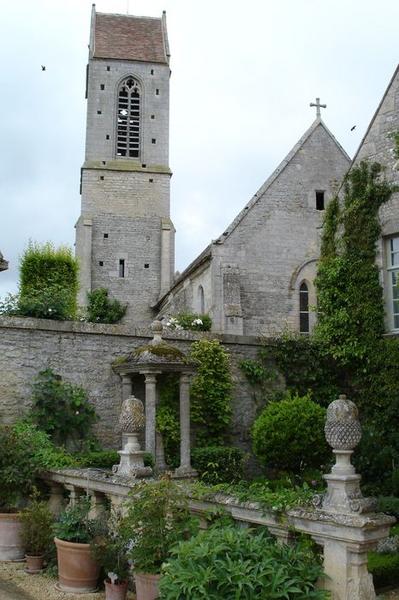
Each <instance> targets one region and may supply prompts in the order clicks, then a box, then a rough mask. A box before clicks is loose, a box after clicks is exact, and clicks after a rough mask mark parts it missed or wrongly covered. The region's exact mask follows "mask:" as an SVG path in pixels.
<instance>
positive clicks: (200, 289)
mask: <svg viewBox="0 0 399 600" xmlns="http://www.w3.org/2000/svg"><path fill="white" fill-rule="evenodd" d="M197 294H198V312H199V313H200V314H201V315H203V314H204V312H205V294H204V288H203V287H202V285H200V286H198V292H197Z"/></svg>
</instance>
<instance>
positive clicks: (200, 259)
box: [156, 118, 351, 306]
mask: <svg viewBox="0 0 399 600" xmlns="http://www.w3.org/2000/svg"><path fill="white" fill-rule="evenodd" d="M318 127H322V128H323V129H324V130H325V132H326V133H327V134H328V135H329V137H330V138H331V139H332V141H333V142H334V144H335V145H336V146H337V147H338V149H339V150H340V151H341V152H342V154H343V155H344V156H345V157H346V158H347V160H348V167H349V164H350V162H351V159H350V157H349V156H348V154H347V153H346V152H345V150H344V149H343V147H342V146H341V144H340V143H339V142H338V141H337V140H336V139H335V137H334V136H333V134H332V133H331V131H330V130H329V129H328V127H327V126H326V125H325V123H324V122H323V121H322V119H320V118H317V119H316V120H315V121H314V122H313V123H312V125H311V126H310V127H309V129H308V130H307V131H306V132H305V133H304V135H303V136H302V137H301V138H300V140H299V141H298V142H297V143H296V144H295V146H294V147H293V148H292V150H291V151H290V152H289V153H288V154H287V156H286V157H285V158H284V160H283V161H282V162H281V163H280V164H279V166H278V167H277V169H276V170H275V171H274V172H273V173H272V174H271V175H270V177H269V178H268V179H267V180H266V181H265V183H264V184H263V185H262V186H261V187H260V188H259V190H258V191H257V192H256V193H255V194H254V196H253V197H252V198H251V200H250V201H249V202H248V203H247V204H246V205H245V206H244V208H243V209H242V210H241V212H239V213H238V215H237V216H236V218H235V219H234V221H233V222H232V223H231V224H230V225H229V227H227V228H226V229H225V231H224V233H223V234H222V235H221V236H219V237H218V238H217V239H216V240H214V241H213V242H211V243H210V244H209V245H208V246H207V247H206V248H205V250H203V251H202V252H201V254H200V255H199V256H197V258H196V259H194V260H193V262H192V263H190V264H189V266H188V267H187V268H186V269H185V270H184V271H183V272H182V273H181V275H180V276H179V277H178V279H177V280H176V281H175V282H174V284H173V285H172V286H171V288H170V290H169V291H168V292H166V294H164V296H163V297H162V298H161V299H160V300H159V301H158V302H157V304H156V306H159V305H160V304H161V303H162V301H163V300H164V298H165V297H166V296H168V294H169V293H170V292H171V291H172V290H173V289H174V288H176V287H177V286H178V285H179V284H180V283H181V282H182V281H183V280H184V279H186V277H187V276H188V275H190V273H192V272H194V271H195V270H196V269H198V267H200V266H201V265H202V264H203V263H205V262H206V261H208V260H210V259H211V257H212V246H213V245H220V244H223V243H224V241H225V240H226V239H228V237H229V236H230V235H231V234H232V232H233V231H234V230H235V229H236V227H237V226H238V225H239V224H240V223H241V221H242V220H243V219H245V217H246V215H247V214H248V213H249V212H250V210H251V209H252V208H253V206H255V204H256V203H257V202H259V201H260V200H261V198H262V196H263V195H264V193H265V192H266V191H267V190H268V188H269V187H270V186H271V185H272V183H273V182H274V181H275V180H276V179H277V178H278V177H279V176H280V175H281V173H282V172H283V171H284V169H285V168H286V167H287V166H288V165H289V164H290V162H291V161H292V159H293V158H294V157H295V156H296V154H297V153H298V152H299V151H300V150H301V148H302V147H303V146H304V144H305V143H306V142H307V140H308V139H309V138H310V137H311V136H312V134H313V133H314V131H315V130H316V129H317V128H318Z"/></svg>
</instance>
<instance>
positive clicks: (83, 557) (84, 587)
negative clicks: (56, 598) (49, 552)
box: [54, 538, 100, 594]
mask: <svg viewBox="0 0 399 600" xmlns="http://www.w3.org/2000/svg"><path fill="white" fill-rule="evenodd" d="M54 542H55V545H56V547H57V559H58V584H57V587H58V589H59V590H61V591H62V592H75V593H78V594H83V593H85V592H93V591H94V590H95V589H96V588H97V579H98V576H99V573H100V566H99V564H98V563H97V562H96V561H95V560H94V559H93V558H92V556H91V552H90V544H77V543H75V542H66V541H64V540H59V539H58V538H54Z"/></svg>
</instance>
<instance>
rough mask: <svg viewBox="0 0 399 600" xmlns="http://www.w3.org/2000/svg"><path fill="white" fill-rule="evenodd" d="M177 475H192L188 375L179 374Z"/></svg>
mask: <svg viewBox="0 0 399 600" xmlns="http://www.w3.org/2000/svg"><path fill="white" fill-rule="evenodd" d="M176 475H177V476H191V477H192V476H194V475H195V473H194V472H193V469H192V468H191V448H190V375H187V374H186V373H182V374H181V375H180V466H179V468H178V469H176Z"/></svg>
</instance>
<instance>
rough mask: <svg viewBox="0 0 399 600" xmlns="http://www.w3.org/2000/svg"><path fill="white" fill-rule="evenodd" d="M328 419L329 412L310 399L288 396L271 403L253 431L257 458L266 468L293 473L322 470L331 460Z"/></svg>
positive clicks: (258, 419)
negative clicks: (328, 443)
mask: <svg viewBox="0 0 399 600" xmlns="http://www.w3.org/2000/svg"><path fill="white" fill-rule="evenodd" d="M325 415H326V411H325V409H324V408H322V407H321V406H319V405H318V404H316V403H315V402H313V401H312V400H311V398H310V396H309V395H307V396H303V397H300V396H293V397H292V396H291V395H290V394H288V395H287V396H286V398H285V399H284V400H281V401H280V402H271V403H270V404H269V405H268V406H266V408H265V409H264V410H263V411H262V413H261V414H260V415H259V417H258V418H257V419H256V421H255V423H254V426H253V429H252V441H253V450H254V452H255V454H256V456H258V458H259V459H260V460H261V461H262V462H263V463H264V464H265V465H268V466H271V467H274V468H277V469H280V470H284V471H290V472H293V473H300V472H301V471H302V470H304V469H305V468H310V467H314V468H318V467H320V465H322V464H324V463H325V461H326V460H327V459H328V458H329V456H330V450H329V449H328V447H327V443H326V441H325V437H324V423H325Z"/></svg>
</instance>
